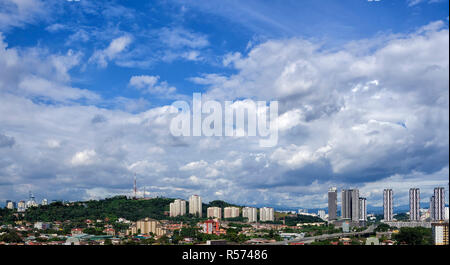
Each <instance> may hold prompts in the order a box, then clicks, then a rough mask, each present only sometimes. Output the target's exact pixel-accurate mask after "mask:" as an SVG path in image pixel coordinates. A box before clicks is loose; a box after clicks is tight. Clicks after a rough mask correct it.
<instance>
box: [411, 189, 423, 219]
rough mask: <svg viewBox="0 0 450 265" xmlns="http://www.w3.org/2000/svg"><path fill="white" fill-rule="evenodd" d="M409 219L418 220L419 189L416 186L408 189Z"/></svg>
mask: <svg viewBox="0 0 450 265" xmlns="http://www.w3.org/2000/svg"><path fill="white" fill-rule="evenodd" d="M409 220H411V221H419V220H420V190H419V189H418V188H412V189H409Z"/></svg>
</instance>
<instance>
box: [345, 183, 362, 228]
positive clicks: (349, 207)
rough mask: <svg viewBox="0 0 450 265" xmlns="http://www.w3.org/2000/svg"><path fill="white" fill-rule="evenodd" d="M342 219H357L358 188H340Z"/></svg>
mask: <svg viewBox="0 0 450 265" xmlns="http://www.w3.org/2000/svg"><path fill="white" fill-rule="evenodd" d="M341 207H342V219H350V220H352V221H359V190H358V189H353V190H342V206H341Z"/></svg>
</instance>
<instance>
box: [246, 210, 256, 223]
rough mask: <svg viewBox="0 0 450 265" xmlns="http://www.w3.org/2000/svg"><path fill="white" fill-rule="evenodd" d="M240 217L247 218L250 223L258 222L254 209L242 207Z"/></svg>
mask: <svg viewBox="0 0 450 265" xmlns="http://www.w3.org/2000/svg"><path fill="white" fill-rule="evenodd" d="M242 217H244V218H247V219H248V222H250V223H253V222H256V221H257V220H258V219H257V218H258V211H257V210H256V208H254V207H244V208H243V209H242Z"/></svg>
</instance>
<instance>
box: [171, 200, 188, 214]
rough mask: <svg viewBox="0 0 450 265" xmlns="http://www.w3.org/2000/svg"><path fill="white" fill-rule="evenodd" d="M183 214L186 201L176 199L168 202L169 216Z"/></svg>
mask: <svg viewBox="0 0 450 265" xmlns="http://www.w3.org/2000/svg"><path fill="white" fill-rule="evenodd" d="M185 214H186V201H184V200H179V199H177V200H175V201H174V202H172V203H170V217H176V216H180V215H185Z"/></svg>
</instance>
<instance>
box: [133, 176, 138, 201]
mask: <svg viewBox="0 0 450 265" xmlns="http://www.w3.org/2000/svg"><path fill="white" fill-rule="evenodd" d="M136 196H137V187H136V173H134V199H136V198H137V197H136Z"/></svg>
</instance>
